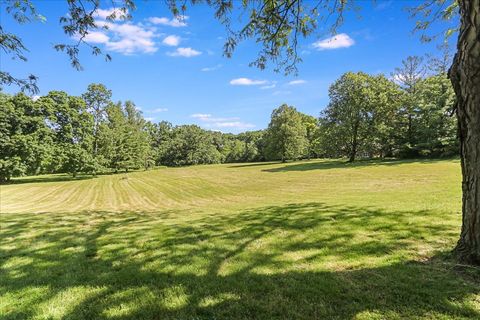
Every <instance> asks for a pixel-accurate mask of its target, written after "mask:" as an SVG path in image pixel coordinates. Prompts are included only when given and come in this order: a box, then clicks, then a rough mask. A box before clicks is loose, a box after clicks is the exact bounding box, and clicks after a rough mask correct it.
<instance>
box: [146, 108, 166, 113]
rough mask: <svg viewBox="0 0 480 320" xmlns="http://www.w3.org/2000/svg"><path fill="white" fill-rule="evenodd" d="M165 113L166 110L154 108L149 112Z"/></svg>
mask: <svg viewBox="0 0 480 320" xmlns="http://www.w3.org/2000/svg"><path fill="white" fill-rule="evenodd" d="M167 111H168V109H167V108H156V109H153V110H149V112H150V113H160V112H167Z"/></svg>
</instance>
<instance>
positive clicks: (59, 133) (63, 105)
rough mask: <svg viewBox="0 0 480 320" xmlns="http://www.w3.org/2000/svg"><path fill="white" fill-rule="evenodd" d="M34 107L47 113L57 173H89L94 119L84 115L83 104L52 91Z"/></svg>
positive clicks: (61, 93) (92, 164)
mask: <svg viewBox="0 0 480 320" xmlns="http://www.w3.org/2000/svg"><path fill="white" fill-rule="evenodd" d="M37 103H38V104H39V105H42V106H44V108H46V109H47V110H49V125H50V127H51V128H52V130H53V132H54V137H55V138H54V143H55V149H56V150H55V157H56V160H57V162H58V163H59V165H60V168H59V169H60V170H61V171H63V172H69V173H71V174H72V175H73V176H74V177H75V176H76V175H77V173H79V172H81V171H84V172H92V171H93V170H94V163H93V158H92V132H93V116H92V114H90V113H89V112H88V111H87V108H86V105H85V102H84V101H83V100H82V99H81V98H79V97H72V96H69V95H68V94H67V93H65V92H63V91H51V92H49V93H48V95H46V96H44V97H41V98H40V99H38V101H37Z"/></svg>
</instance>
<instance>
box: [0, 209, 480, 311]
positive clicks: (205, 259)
mask: <svg viewBox="0 0 480 320" xmlns="http://www.w3.org/2000/svg"><path fill="white" fill-rule="evenodd" d="M185 214H186V213H184V212H183V213H181V215H179V214H178V213H176V212H174V211H169V212H160V213H158V212H138V213H132V212H123V213H114V212H98V211H95V212H79V213H76V214H55V215H53V214H50V215H49V214H44V215H38V214H31V215H30V214H22V215H13V214H11V215H10V214H7V215H6V216H5V217H4V218H3V219H2V220H3V221H2V228H1V229H0V239H1V246H0V250H1V251H0V276H1V285H0V297H2V299H5V301H7V302H6V308H5V307H4V308H5V309H4V310H1V312H3V318H4V319H16V318H17V319H18V318H21V319H29V318H35V317H39V316H44V317H45V318H48V317H53V316H52V315H51V314H49V312H52V311H51V310H52V309H55V310H56V312H57V314H56V315H57V317H59V318H68V319H111V318H114V319H223V318H229V319H292V318H297V319H298V318H301V319H353V318H361V317H364V318H365V319H371V318H449V317H452V318H472V319H474V318H476V319H478V318H479V317H480V310H479V308H478V305H475V304H474V302H473V303H472V302H471V301H472V299H475V298H474V295H477V298H476V299H478V295H479V294H480V271H478V269H473V270H465V269H456V268H453V265H452V264H451V263H450V261H449V260H448V258H446V257H445V253H444V251H442V250H439V251H433V253H430V254H429V255H428V256H426V257H423V258H422V259H412V255H413V256H415V254H413V253H415V252H416V251H418V250H419V244H420V243H421V244H422V246H423V245H431V246H432V247H435V245H438V243H439V242H441V241H442V240H444V239H446V238H451V237H456V230H451V227H449V226H448V225H447V224H444V223H442V221H439V220H440V219H435V218H436V217H437V216H436V215H437V213H434V212H429V211H415V212H399V211H392V212H389V211H384V210H379V209H375V208H359V207H353V206H330V205H326V204H322V203H304V204H289V205H285V206H269V207H261V208H253V209H250V210H245V211H242V212H238V213H235V214H224V213H222V212H217V213H211V214H210V215H208V216H202V217H200V218H194V217H188V216H187V217H185ZM76 295H78V296H76ZM472 297H473V298H472ZM62 299H63V300H62ZM477 301H478V300H477ZM9 303H10V304H11V305H10V306H9Z"/></svg>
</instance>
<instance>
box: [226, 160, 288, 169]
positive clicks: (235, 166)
mask: <svg viewBox="0 0 480 320" xmlns="http://www.w3.org/2000/svg"><path fill="white" fill-rule="evenodd" d="M279 163H282V162H280V161H268V162H255V163H247V164H235V165H231V166H229V168H250V167H261V166H270V165H274V164H279Z"/></svg>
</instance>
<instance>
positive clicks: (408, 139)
mask: <svg viewBox="0 0 480 320" xmlns="http://www.w3.org/2000/svg"><path fill="white" fill-rule="evenodd" d="M426 71H427V70H426V66H425V65H424V64H423V58H421V57H417V56H409V57H407V59H405V60H403V61H402V66H401V67H399V68H395V72H394V73H393V75H392V76H393V78H394V81H395V82H396V83H398V84H399V85H400V87H401V88H402V89H403V91H404V95H403V98H402V107H401V109H400V112H399V114H398V118H397V122H398V124H397V126H396V127H397V130H398V136H399V138H400V141H399V144H400V145H401V149H402V151H401V152H402V153H403V154H404V155H406V156H415V155H416V154H415V150H414V147H413V146H414V145H415V144H416V142H417V140H416V138H417V137H418V134H417V131H416V130H417V127H416V124H417V123H416V122H417V120H418V113H419V106H418V84H419V83H420V81H422V79H423V78H424V77H425V75H426Z"/></svg>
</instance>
